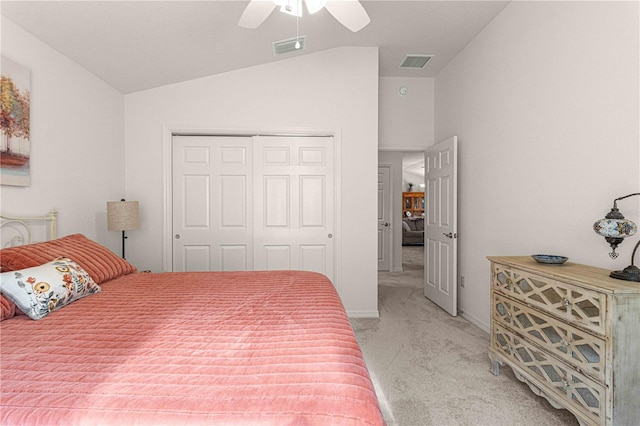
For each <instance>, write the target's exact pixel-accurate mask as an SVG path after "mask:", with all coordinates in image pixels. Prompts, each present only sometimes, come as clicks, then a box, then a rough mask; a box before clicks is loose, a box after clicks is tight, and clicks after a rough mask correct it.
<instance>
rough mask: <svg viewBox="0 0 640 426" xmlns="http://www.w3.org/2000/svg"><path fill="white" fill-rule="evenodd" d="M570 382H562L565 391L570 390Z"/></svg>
mask: <svg viewBox="0 0 640 426" xmlns="http://www.w3.org/2000/svg"><path fill="white" fill-rule="evenodd" d="M569 386H570V385H569V382H568V381H567V380H563V381H562V387H563V388H564V390H567V389H569Z"/></svg>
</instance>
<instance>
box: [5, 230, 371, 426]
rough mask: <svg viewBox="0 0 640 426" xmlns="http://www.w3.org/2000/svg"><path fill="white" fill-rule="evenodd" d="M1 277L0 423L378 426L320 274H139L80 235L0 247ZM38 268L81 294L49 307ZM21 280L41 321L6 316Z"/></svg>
mask: <svg viewBox="0 0 640 426" xmlns="http://www.w3.org/2000/svg"><path fill="white" fill-rule="evenodd" d="M53 259H56V260H53ZM56 262H57V263H56ZM50 264H51V265H53V266H50ZM61 265H62V266H61ZM70 265H71V266H70ZM0 267H1V269H2V271H1V272H2V276H3V278H2V280H3V281H2V292H3V294H2V304H1V306H2V317H3V321H2V322H1V323H0V327H1V328H0V338H1V348H0V350H1V354H0V356H1V358H0V362H1V377H0V380H1V383H0V385H1V386H0V387H1V394H0V397H1V400H0V424H2V425H18V424H19V425H32V424H33V425H38V424H41V425H52V424H64V425H66V424H91V425H96V424H103V425H111V424H120V425H124V424H127V425H128V424H139V425H162V424H171V425H174V424H207V425H382V424H384V421H383V419H382V415H381V413H380V409H379V406H378V402H377V399H376V395H375V392H374V388H373V385H372V383H371V379H370V376H369V373H368V371H367V368H366V365H365V362H364V359H363V357H362V353H361V350H360V348H359V346H358V343H357V341H356V339H355V336H354V334H353V330H352V329H351V326H350V324H349V321H348V318H347V316H346V313H345V311H344V308H343V306H342V304H341V302H340V299H339V297H338V295H337V293H336V291H335V289H334V287H333V285H332V284H331V282H330V281H329V280H328V279H327V278H326V277H324V276H323V275H320V274H316V273H312V272H302V271H263V272H184V273H147V272H138V271H136V270H135V268H134V267H133V266H131V265H130V264H128V263H127V262H126V261H125V260H123V259H121V258H119V257H117V256H115V255H114V254H113V253H111V252H110V251H109V250H108V249H106V248H104V247H103V246H100V245H99V244H97V243H95V242H94V241H91V240H89V239H88V238H86V237H84V236H82V235H80V234H76V235H69V236H65V237H63V238H59V239H54V240H52V241H47V242H41V243H32V244H28V245H22V246H18V247H10V248H3V249H2V250H0ZM43 268H45V269H46V271H47V273H48V272H49V271H50V270H51V268H57V269H56V271H60V270H64V271H67V272H66V275H65V277H66V278H65V280H66V281H64V282H63V285H64V286H66V287H63V290H64V289H66V290H65V291H68V292H69V294H70V293H71V290H70V288H71V287H73V286H74V285H75V284H78V283H82V285H81V287H83V288H84V289H85V290H87V291H89V293H88V294H87V295H85V296H83V297H79V298H78V299H77V300H74V301H72V302H69V303H68V304H66V305H63V306H57V304H59V303H61V302H60V300H61V299H64V297H65V296H64V295H60V294H55V292H54V291H53V288H55V284H51V287H50V288H49V287H46V291H43V292H40V293H38V291H37V288H38V286H41V287H43V286H44V284H43V283H44V281H39V280H38V279H35V280H32V281H33V283H32V284H31V286H30V285H29V282H28V279H29V277H31V276H32V275H33V276H37V275H38V274H39V273H41V271H44V270H45V269H43ZM65 268H66V269H65ZM34 271H36V272H34ZM69 271H70V272H69ZM16 272H18V273H17V274H16ZM42 273H43V274H44V272H42ZM83 274H85V275H83ZM16 276H18V277H19V278H17V281H18V282H22V283H23V284H25V283H26V287H27V288H28V289H29V291H33V292H35V293H33V294H37V295H39V296H46V297H48V299H47V300H48V305H47V306H48V308H51V310H50V311H49V312H48V313H46V314H45V315H44V316H43V317H42V318H41V319H35V320H34V319H32V318H30V316H27V315H24V314H23V313H22V311H23V310H24V311H27V312H29V314H35V315H40V314H42V311H38V310H36V309H34V310H30V307H29V306H27V305H24V306H22V307H21V305H20V304H18V306H17V307H15V306H14V307H13V308H12V307H11V306H10V305H11V304H13V305H16V302H17V301H18V302H19V300H13V298H16V297H15V296H12V297H7V296H8V294H7V293H6V292H5V290H6V291H8V292H13V289H11V287H10V284H11V282H12V281H11V280H12V279H13V277H16ZM70 276H72V278H69V277H70ZM36 281H37V282H36ZM47 282H51V281H47ZM45 284H46V283H45ZM94 284H95V286H94ZM47 285H48V284H47ZM76 287H77V286H76ZM7 289H8V290H7ZM34 289H36V290H34ZM33 294H32V295H31V296H33ZM16 299H17V298H16ZM32 305H35V303H32ZM48 308H47V307H45V310H46V309H48ZM12 309H13V313H12V312H11V310H12Z"/></svg>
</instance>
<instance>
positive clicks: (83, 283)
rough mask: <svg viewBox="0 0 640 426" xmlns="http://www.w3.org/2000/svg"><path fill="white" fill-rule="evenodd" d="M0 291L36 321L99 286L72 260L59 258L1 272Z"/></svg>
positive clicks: (95, 289) (86, 294)
mask: <svg viewBox="0 0 640 426" xmlns="http://www.w3.org/2000/svg"><path fill="white" fill-rule="evenodd" d="M0 290H1V291H2V293H3V294H4V295H6V296H7V297H8V298H9V299H10V300H11V301H12V302H13V303H15V304H16V305H17V306H18V308H19V309H20V310H21V311H22V312H24V313H25V314H27V315H29V317H30V318H31V319H34V320H38V319H41V318H44V317H45V316H47V314H49V312H52V311H55V310H56V309H58V308H61V307H63V306H65V305H68V304H69V303H71V302H73V301H74V300H78V299H80V298H83V297H85V296H88V295H90V294H94V293H99V292H100V291H101V288H100V287H99V286H98V284H96V283H95V281H93V279H92V278H91V276H90V275H89V274H88V273H87V271H85V270H84V269H82V268H81V267H80V266H79V265H78V264H77V263H76V262H74V261H73V260H71V259H69V258H67V257H60V258H58V259H55V260H53V261H52V262H49V263H45V264H44V265H40V266H35V267H33V268H26V269H21V270H18V271H10V272H3V273H2V274H0Z"/></svg>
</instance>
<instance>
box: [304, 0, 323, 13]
mask: <svg viewBox="0 0 640 426" xmlns="http://www.w3.org/2000/svg"><path fill="white" fill-rule="evenodd" d="M305 4H306V5H307V10H308V11H309V14H310V15H313V14H314V13H316V12H317V11H319V10H320V9H322V8H324V7H325V5H326V4H327V0H305Z"/></svg>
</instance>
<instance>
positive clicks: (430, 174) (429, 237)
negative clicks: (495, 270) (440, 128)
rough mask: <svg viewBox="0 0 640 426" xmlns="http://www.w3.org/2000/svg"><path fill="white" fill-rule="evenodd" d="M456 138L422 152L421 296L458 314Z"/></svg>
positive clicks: (451, 312)
mask: <svg viewBox="0 0 640 426" xmlns="http://www.w3.org/2000/svg"><path fill="white" fill-rule="evenodd" d="M457 159H458V137H457V136H453V137H451V138H449V139H447V140H445V141H443V142H440V143H439V144H436V145H434V146H432V147H429V148H427V150H426V152H425V161H424V165H425V184H426V185H425V186H426V187H425V202H426V206H425V224H424V255H425V262H424V295H425V296H426V297H427V298H429V299H431V300H432V301H433V302H434V303H436V304H437V305H438V306H440V307H441V308H442V309H444V310H445V311H447V312H448V313H449V314H451V315H453V316H456V315H457V314H458V286H457V276H458V240H457V238H458V224H457V219H458V215H457V204H458V203H457V198H458V192H457V180H458V177H457V172H458V168H457Z"/></svg>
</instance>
